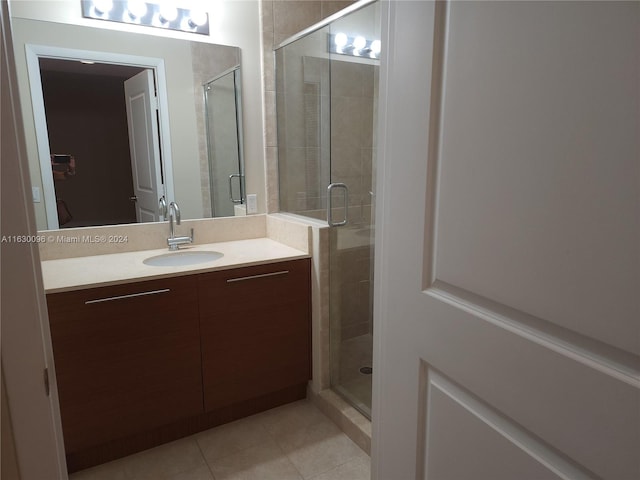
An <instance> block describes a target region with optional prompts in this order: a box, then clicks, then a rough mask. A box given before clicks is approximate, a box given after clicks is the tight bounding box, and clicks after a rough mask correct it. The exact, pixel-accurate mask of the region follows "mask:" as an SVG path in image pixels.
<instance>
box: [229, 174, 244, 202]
mask: <svg viewBox="0 0 640 480" xmlns="http://www.w3.org/2000/svg"><path fill="white" fill-rule="evenodd" d="M234 178H237V179H238V180H239V185H240V200H236V199H234V198H233V185H232V181H233V179H234ZM229 200H231V203H236V204H238V203H242V174H241V173H232V174H231V175H229Z"/></svg>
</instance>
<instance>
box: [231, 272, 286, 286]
mask: <svg viewBox="0 0 640 480" xmlns="http://www.w3.org/2000/svg"><path fill="white" fill-rule="evenodd" d="M287 273H289V270H282V271H281V272H272V273H262V274H260V275H251V276H249V277H238V278H228V279H227V283H231V282H242V281H244V280H253V279H254V278H262V277H274V276H276V275H286V274H287Z"/></svg>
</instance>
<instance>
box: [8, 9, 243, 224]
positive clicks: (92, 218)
mask: <svg viewBox="0 0 640 480" xmlns="http://www.w3.org/2000/svg"><path fill="white" fill-rule="evenodd" d="M13 31H14V45H15V49H16V67H17V73H18V78H19V82H20V93H21V99H22V102H25V101H27V102H28V103H30V105H29V108H24V107H23V114H24V115H25V119H24V120H25V134H26V138H27V151H28V156H29V163H30V170H31V178H32V183H33V186H34V187H35V188H36V189H40V192H41V201H40V202H39V203H38V202H36V203H34V206H35V210H36V218H37V224H38V225H37V226H38V228H39V229H47V228H49V229H50V228H58V227H59V228H65V227H77V226H90V225H106V224H119V223H132V222H136V221H140V220H143V221H144V220H145V218H140V216H139V215H138V218H136V215H135V212H136V205H137V204H138V203H140V201H141V200H140V199H141V198H142V196H143V195H141V194H140V193H139V192H140V191H141V190H138V189H136V190H134V185H137V187H140V186H142V187H145V188H146V187H148V186H149V185H148V184H150V183H152V182H148V181H146V180H145V179H148V178H151V177H153V174H152V173H153V172H151V170H153V168H154V167H153V165H152V164H151V163H148V164H145V162H144V161H143V162H141V163H140V162H138V160H137V159H136V160H135V161H133V162H132V158H131V157H133V156H136V155H131V152H132V148H134V150H135V149H136V148H137V147H132V145H130V144H129V142H130V140H131V137H132V133H131V127H130V126H129V125H128V123H127V114H126V102H125V94H124V82H125V80H126V81H128V79H129V78H131V77H133V76H134V75H136V74H138V73H139V72H141V71H143V70H149V71H150V72H151V74H150V75H151V78H152V79H153V81H152V84H153V86H152V88H153V89H154V90H155V91H154V92H153V94H152V96H153V95H156V94H157V107H158V110H157V113H155V114H154V115H153V118H154V119H155V121H156V122H157V126H156V128H155V130H156V132H157V133H155V136H156V138H157V141H156V145H155V146H154V145H151V144H150V145H148V148H147V149H148V150H149V151H153V150H156V151H157V156H158V157H159V160H157V162H158V163H157V175H156V177H157V178H158V179H159V180H158V182H157V183H158V185H156V190H155V191H154V192H153V195H155V196H156V197H157V198H154V199H153V202H150V201H148V203H149V204H151V203H153V210H154V213H155V214H156V215H157V216H156V217H155V218H151V217H146V219H147V220H150V221H154V220H162V219H163V217H162V216H161V213H162V212H161V211H160V210H159V209H158V200H159V199H160V198H162V197H164V199H165V200H166V201H167V202H169V201H174V200H175V201H177V202H178V203H179V204H180V208H181V211H182V212H183V218H206V217H211V216H216V215H219V214H218V213H216V211H215V208H214V204H215V202H212V199H213V198H214V197H216V195H218V193H219V195H218V196H222V195H224V196H229V186H228V185H229V178H228V175H227V174H225V178H224V179H223V180H224V181H222V180H221V181H218V180H217V179H212V178H211V175H212V173H214V172H216V171H217V168H216V166H215V165H211V164H210V158H213V159H214V161H215V159H216V158H217V157H216V156H215V155H214V156H212V155H210V152H209V150H210V148H208V144H211V138H215V135H214V134H212V133H211V132H207V128H214V129H215V128H216V124H220V125H221V120H218V121H217V122H212V121H210V120H209V119H207V113H206V112H205V95H204V91H203V88H204V87H203V86H204V85H205V84H206V83H207V82H209V81H210V80H211V79H212V78H216V77H219V76H220V75H221V74H222V73H225V72H229V71H232V70H234V69H237V68H239V67H238V65H239V64H240V49H239V48H237V47H229V46H222V45H215V44H210V43H202V42H192V41H186V40H178V39H173V38H165V37H155V36H147V35H142V34H137V33H129V32H120V31H110V30H101V29H95V28H89V27H82V26H76V25H65V24H57V23H52V22H42V21H37V20H28V19H22V18H16V19H14V20H13ZM80 49H81V50H80ZM25 52H26V54H25ZM30 55H31V57H32V58H31V60H30ZM34 59H35V60H34ZM72 60H73V61H72ZM81 61H82V62H84V63H81ZM92 62H93V63H92ZM34 78H35V80H34ZM36 80H37V82H39V85H35V86H34V82H36ZM238 86H239V85H238ZM25 96H27V100H25ZM239 96H240V91H239V89H238V91H237V92H234V98H236V99H237V100H235V101H236V102H237V104H239V101H240V100H239V98H240V97H239ZM118 98H119V100H118ZM38 104H39V105H40V108H41V109H42V111H41V112H42V114H41V115H39V114H38V113H39V111H38ZM218 110H219V112H218V114H220V112H221V111H224V109H218ZM123 112H124V114H123ZM29 115H30V116H31V118H29ZM123 115H124V116H123ZM230 115H231V116H230V118H229V119H226V121H227V122H233V124H234V125H235V129H236V132H238V135H236V138H237V142H236V146H235V150H236V153H235V154H234V162H236V165H237V172H233V173H234V174H237V175H243V174H244V172H243V160H242V145H241V142H242V126H241V124H239V123H238V120H240V119H241V116H240V115H238V114H237V113H236V112H233V113H231V114H230ZM134 116H135V115H134ZM147 123H150V122H147ZM225 128H229V127H228V126H227V127H225ZM151 130H153V129H151ZM123 132H124V134H123ZM152 133H153V132H152ZM122 135H124V137H123V136H122ZM133 136H135V137H137V135H133ZM150 138H154V137H153V134H151V137H150ZM142 144H144V142H143V143H142ZM227 148H231V149H233V147H227ZM139 150H140V149H139V148H137V150H135V151H139ZM52 155H58V156H57V157H52ZM65 156H66V157H65ZM67 157H68V158H69V163H70V162H71V159H73V166H74V168H73V174H70V172H67V174H61V173H60V172H61V171H62V170H64V168H65V166H68V164H65V163H59V161H64V159H65V158H67ZM58 160H59V161H58ZM148 162H151V160H148ZM140 165H142V166H140ZM54 170H57V172H56V173H54ZM136 179H137V180H136ZM218 184H219V185H222V184H224V193H222V192H214V191H212V190H211V189H212V186H213V187H214V188H222V186H220V187H216V185H218ZM151 186H153V185H151ZM137 187H136V188H137ZM143 190H144V188H143ZM233 195H235V197H236V198H235V200H236V201H237V200H240V202H243V201H244V200H243V197H238V195H243V193H241V191H240V189H239V188H236V190H235V192H232V196H233ZM221 211H223V212H224V213H221V214H220V215H225V216H227V215H233V214H234V210H233V209H228V208H227V209H222V210H221Z"/></svg>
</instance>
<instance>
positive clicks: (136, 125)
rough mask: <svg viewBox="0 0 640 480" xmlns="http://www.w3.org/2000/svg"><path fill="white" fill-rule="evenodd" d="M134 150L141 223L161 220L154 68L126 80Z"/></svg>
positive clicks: (135, 187)
mask: <svg viewBox="0 0 640 480" xmlns="http://www.w3.org/2000/svg"><path fill="white" fill-rule="evenodd" d="M124 92H125V99H126V106H127V125H128V129H129V149H130V150H131V172H132V173H133V192H134V197H133V198H135V200H134V201H135V203H136V220H137V221H138V222H157V221H159V220H161V218H160V217H159V214H158V199H159V198H160V197H161V196H162V195H163V193H162V192H160V191H161V190H162V174H161V172H160V169H159V168H158V166H159V165H160V148H159V147H158V145H159V144H160V143H159V141H158V121H157V101H156V95H155V89H154V81H153V71H151V70H144V71H142V72H140V73H139V74H137V75H136V76H134V77H131V78H130V79H129V80H127V81H126V82H124Z"/></svg>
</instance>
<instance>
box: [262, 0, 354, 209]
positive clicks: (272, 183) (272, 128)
mask: <svg viewBox="0 0 640 480" xmlns="http://www.w3.org/2000/svg"><path fill="white" fill-rule="evenodd" d="M352 3H354V2H353V1H318V0H308V1H304V0H303V1H291V0H262V1H261V2H260V7H261V20H262V40H263V84H264V90H265V96H264V98H265V112H266V113H265V158H266V166H267V172H266V176H267V197H268V198H267V211H268V212H270V213H272V212H277V211H279V202H278V139H277V135H276V108H275V106H276V94H275V92H276V82H275V69H274V62H273V47H275V46H276V45H278V44H280V43H281V42H282V41H284V40H286V39H287V38H289V37H291V36H292V35H294V34H296V33H298V32H299V31H301V30H304V29H305V28H307V27H310V26H311V25H313V24H315V23H317V22H319V21H320V20H322V19H324V18H326V17H328V16H330V15H333V14H334V13H336V12H338V11H339V10H342V9H343V8H345V7H347V6H349V5H351V4H352Z"/></svg>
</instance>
